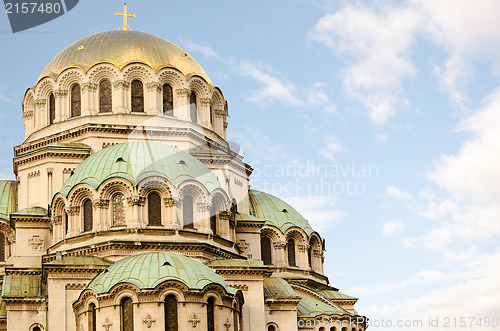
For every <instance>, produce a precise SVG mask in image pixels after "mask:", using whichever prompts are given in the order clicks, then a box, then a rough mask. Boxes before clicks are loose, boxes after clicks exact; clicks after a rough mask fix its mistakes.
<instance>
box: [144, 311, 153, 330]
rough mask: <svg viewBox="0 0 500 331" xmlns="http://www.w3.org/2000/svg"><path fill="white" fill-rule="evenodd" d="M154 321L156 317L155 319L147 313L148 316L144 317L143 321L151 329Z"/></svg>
mask: <svg viewBox="0 0 500 331" xmlns="http://www.w3.org/2000/svg"><path fill="white" fill-rule="evenodd" d="M154 322H156V319H154V318H153V317H152V316H151V314H147V315H146V317H144V318H143V319H142V323H144V324H146V326H147V327H148V329H151V326H152V325H153V323H154Z"/></svg>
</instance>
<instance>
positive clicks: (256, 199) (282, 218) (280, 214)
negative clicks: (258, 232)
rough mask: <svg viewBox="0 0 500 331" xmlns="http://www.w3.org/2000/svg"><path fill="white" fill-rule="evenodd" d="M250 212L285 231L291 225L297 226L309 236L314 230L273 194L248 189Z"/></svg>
mask: <svg viewBox="0 0 500 331" xmlns="http://www.w3.org/2000/svg"><path fill="white" fill-rule="evenodd" d="M250 214H251V215H252V216H255V217H258V218H260V219H263V220H265V221H266V224H268V225H273V226H275V227H277V228H278V229H280V230H281V232H283V233H285V231H286V230H288V229H289V228H291V227H293V226H298V227H299V228H301V229H302V230H304V231H305V232H306V234H307V235H308V236H309V235H310V234H311V233H313V232H314V230H313V229H312V228H311V226H310V225H309V222H307V220H306V219H305V218H304V217H303V216H302V215H300V214H299V213H298V212H297V211H296V210H295V209H294V208H293V207H292V206H290V205H289V204H287V203H286V202H285V201H283V200H281V199H279V198H277V197H275V196H274V195H271V194H268V193H264V192H261V191H256V190H250Z"/></svg>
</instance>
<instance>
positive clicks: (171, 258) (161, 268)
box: [87, 252, 237, 294]
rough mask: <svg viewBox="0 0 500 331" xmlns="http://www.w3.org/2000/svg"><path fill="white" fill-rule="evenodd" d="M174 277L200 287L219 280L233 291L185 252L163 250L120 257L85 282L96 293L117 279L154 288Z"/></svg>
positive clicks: (103, 290)
mask: <svg viewBox="0 0 500 331" xmlns="http://www.w3.org/2000/svg"><path fill="white" fill-rule="evenodd" d="M169 280H176V281H179V282H182V283H184V284H185V285H186V286H187V287H189V289H196V290H201V289H203V288H204V287H205V286H207V285H209V284H214V283H215V284H219V285H221V286H223V287H224V288H225V289H226V291H227V292H228V293H231V294H234V293H236V291H237V290H236V289H235V288H232V287H230V286H229V285H228V284H227V283H226V282H225V281H224V279H222V277H221V276H219V275H217V274H216V273H215V271H213V270H212V269H210V268H209V267H207V266H206V265H204V264H203V263H201V262H198V261H196V260H194V259H191V258H189V257H187V256H184V255H180V254H173V253H165V252H153V253H144V254H139V255H133V256H129V257H126V258H124V259H121V260H120V261H118V262H116V263H114V264H112V265H111V266H109V267H107V268H106V269H105V270H104V271H102V272H101V273H100V274H99V275H97V276H96V277H95V278H94V279H93V280H92V281H91V282H90V284H89V285H88V286H87V289H90V290H92V291H94V292H96V293H97V294H100V293H106V292H109V290H110V289H111V288H112V287H113V286H115V285H116V284H119V283H131V284H134V285H136V286H137V287H139V288H140V289H154V288H155V287H156V286H158V285H160V284H161V283H163V282H165V281H169Z"/></svg>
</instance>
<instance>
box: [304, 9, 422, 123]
mask: <svg viewBox="0 0 500 331" xmlns="http://www.w3.org/2000/svg"><path fill="white" fill-rule="evenodd" d="M418 24H419V15H418V13H416V12H415V11H414V10H412V9H408V8H391V7H382V8H381V9H380V11H379V12H375V10H373V9H372V8H369V7H362V6H358V7H352V6H350V5H346V6H345V7H343V8H342V9H340V10H339V11H337V12H336V13H334V14H327V15H325V16H323V17H322V18H321V19H320V20H319V21H318V23H317V24H316V26H315V27H314V29H313V30H312V31H311V32H310V34H309V37H310V38H311V39H313V40H316V41H319V42H321V43H323V44H325V45H326V46H328V47H330V48H332V49H334V50H335V51H338V52H341V53H346V54H348V56H350V57H351V58H352V59H353V60H352V61H350V62H349V64H348V65H347V67H346V68H344V72H343V74H342V81H343V85H344V87H345V89H346V90H347V92H348V93H349V94H350V95H352V96H354V97H355V98H357V99H358V100H359V101H361V102H362V103H364V104H365V105H366V106H367V107H368V109H369V110H370V117H371V119H372V121H373V122H375V123H384V122H386V121H387V119H388V118H389V117H391V116H392V115H393V113H394V112H395V108H396V107H400V106H402V105H405V104H406V103H407V101H405V100H404V98H400V97H399V96H398V89H399V86H400V85H401V83H402V81H403V80H404V79H405V78H407V77H411V76H413V75H414V72H415V69H414V66H413V63H412V61H411V60H410V58H409V51H410V46H411V43H412V41H413V39H414V31H415V30H416V28H417V26H418Z"/></svg>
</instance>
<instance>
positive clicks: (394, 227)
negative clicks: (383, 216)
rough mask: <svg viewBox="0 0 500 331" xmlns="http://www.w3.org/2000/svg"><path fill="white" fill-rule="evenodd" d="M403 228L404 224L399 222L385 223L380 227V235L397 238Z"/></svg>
mask: <svg viewBox="0 0 500 331" xmlns="http://www.w3.org/2000/svg"><path fill="white" fill-rule="evenodd" d="M405 227H406V226H405V224H404V223H403V222H401V221H389V222H385V223H384V225H383V227H382V235H383V236H385V237H397V236H399V235H401V234H402V233H403V231H404V229H405Z"/></svg>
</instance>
